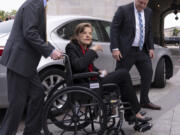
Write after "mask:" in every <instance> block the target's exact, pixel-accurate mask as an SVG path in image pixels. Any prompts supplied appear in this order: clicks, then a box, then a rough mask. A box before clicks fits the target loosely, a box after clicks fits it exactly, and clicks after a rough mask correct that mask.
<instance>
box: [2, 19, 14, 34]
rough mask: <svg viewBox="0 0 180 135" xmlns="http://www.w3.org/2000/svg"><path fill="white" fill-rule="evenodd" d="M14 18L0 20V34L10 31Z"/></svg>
mask: <svg viewBox="0 0 180 135" xmlns="http://www.w3.org/2000/svg"><path fill="white" fill-rule="evenodd" d="M13 22H14V20H9V21H5V22H0V34H3V33H9V32H11V29H12V25H13Z"/></svg>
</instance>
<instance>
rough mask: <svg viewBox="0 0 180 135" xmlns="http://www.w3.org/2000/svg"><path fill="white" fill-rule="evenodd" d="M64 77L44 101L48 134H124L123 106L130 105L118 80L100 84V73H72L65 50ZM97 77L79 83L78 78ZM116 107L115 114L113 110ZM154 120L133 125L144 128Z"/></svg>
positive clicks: (44, 123) (148, 126) (44, 114)
mask: <svg viewBox="0 0 180 135" xmlns="http://www.w3.org/2000/svg"><path fill="white" fill-rule="evenodd" d="M64 65H65V73H66V76H65V80H63V81H61V82H59V83H58V84H56V85H55V87H54V88H53V89H52V90H51V91H50V93H49V94H48V96H47V99H46V101H45V105H44V112H43V131H44V134H45V135H56V134H58V135H59V134H60V135H90V134H92V135H93V134H94V135H96V134H97V135H125V132H124V130H123V129H122V124H123V117H124V110H128V109H131V106H130V104H129V103H125V102H122V101H121V100H120V99H121V94H120V93H119V87H118V86H117V85H116V84H113V83H109V84H101V79H100V77H99V73H97V72H87V73H78V74H72V70H71V64H70V60H69V58H68V56H67V55H66V54H64ZM92 77H95V78H96V81H89V83H84V84H81V85H77V84H75V83H74V80H75V79H89V80H91V78H92ZM113 110H114V111H115V112H116V114H113ZM151 127H152V124H150V123H148V122H145V123H140V122H137V121H136V122H135V123H134V129H135V130H136V131H139V132H145V131H147V130H149V129H151Z"/></svg>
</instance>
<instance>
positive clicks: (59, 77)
mask: <svg viewBox="0 0 180 135" xmlns="http://www.w3.org/2000/svg"><path fill="white" fill-rule="evenodd" d="M64 77H65V73H64V72H63V71H62V70H61V69H57V68H51V69H47V70H44V71H42V72H41V73H40V80H41V82H42V85H43V86H44V87H45V88H46V90H45V95H46V96H47V95H48V93H49V92H50V90H51V89H52V88H54V86H55V85H56V84H57V83H59V82H61V81H63V80H64Z"/></svg>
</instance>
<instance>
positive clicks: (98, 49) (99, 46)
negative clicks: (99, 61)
mask: <svg viewBox="0 0 180 135" xmlns="http://www.w3.org/2000/svg"><path fill="white" fill-rule="evenodd" d="M90 49H92V50H94V51H96V52H97V51H102V52H103V48H102V46H101V45H94V46H92V47H90Z"/></svg>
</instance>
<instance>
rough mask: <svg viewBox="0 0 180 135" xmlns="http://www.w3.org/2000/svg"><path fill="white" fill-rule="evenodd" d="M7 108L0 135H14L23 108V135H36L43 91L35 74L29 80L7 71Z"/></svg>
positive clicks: (40, 117)
mask: <svg viewBox="0 0 180 135" xmlns="http://www.w3.org/2000/svg"><path fill="white" fill-rule="evenodd" d="M7 84H8V100H9V107H8V110H7V112H6V115H5V118H4V120H3V123H2V125H1V128H0V135H15V134H16V132H17V128H18V125H19V123H20V121H21V117H22V115H23V112H24V109H25V107H27V111H26V112H27V115H26V120H25V129H24V135H37V134H39V132H40V130H41V128H42V116H41V114H42V110H43V100H44V89H43V86H42V85H41V82H40V79H39V76H38V75H37V74H35V75H33V76H32V77H30V78H26V77H24V76H21V75H19V74H17V73H15V72H13V71H11V70H9V69H8V70H7Z"/></svg>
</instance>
